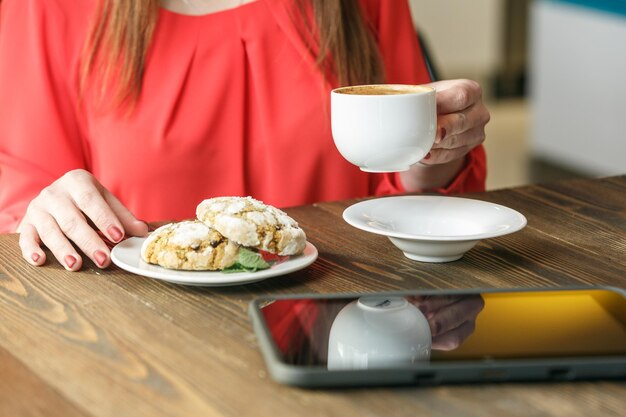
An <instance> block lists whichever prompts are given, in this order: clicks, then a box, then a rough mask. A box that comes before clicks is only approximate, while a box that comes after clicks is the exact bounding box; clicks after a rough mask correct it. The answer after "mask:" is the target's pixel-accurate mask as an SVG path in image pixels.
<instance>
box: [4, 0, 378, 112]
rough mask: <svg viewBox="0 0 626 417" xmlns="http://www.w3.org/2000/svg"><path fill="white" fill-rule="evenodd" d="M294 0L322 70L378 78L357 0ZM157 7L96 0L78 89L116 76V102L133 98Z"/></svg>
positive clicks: (361, 80)
mask: <svg viewBox="0 0 626 417" xmlns="http://www.w3.org/2000/svg"><path fill="white" fill-rule="evenodd" d="M0 1H1V0H0ZM296 2H297V4H298V6H299V7H298V9H299V11H300V14H301V17H302V18H304V19H303V20H304V21H305V22H308V21H312V24H311V25H309V26H308V27H306V28H305V29H304V32H307V33H308V35H312V36H311V38H312V39H314V42H315V45H309V46H310V47H311V49H312V50H314V51H316V54H317V64H318V66H319V67H320V70H321V71H323V72H324V73H325V75H332V76H334V78H335V79H336V80H337V82H338V83H339V84H340V85H349V84H370V83H376V82H381V81H382V78H383V69H382V64H381V58H380V55H379V52H378V47H377V45H376V41H375V39H374V35H373V33H372V31H371V30H370V28H369V27H368V25H367V23H366V22H365V20H364V18H363V16H362V15H361V11H360V8H359V5H358V0H296ZM294 4H296V3H294ZM158 10H159V0H99V2H98V7H97V9H96V13H95V15H94V17H93V21H92V23H91V27H90V30H89V33H88V37H87V40H86V42H85V48H84V51H83V57H82V58H83V59H82V68H81V91H84V89H85V86H86V85H87V83H88V82H89V81H90V80H92V79H93V77H95V80H97V82H98V85H100V87H101V96H100V98H102V96H103V95H104V91H106V89H107V87H109V86H110V85H111V83H112V82H113V80H115V85H114V90H113V91H114V92H115V93H114V97H113V100H114V102H115V103H118V104H120V103H122V102H126V101H130V102H131V103H133V102H134V101H135V100H136V98H137V97H138V95H139V92H140V91H141V83H142V77H143V73H144V69H145V60H146V55H147V51H148V47H149V46H150V41H151V40H152V35H153V33H154V28H155V26H156V21H157V16H158ZM311 13H312V18H309V16H311ZM304 32H303V35H304V34H305V33H304Z"/></svg>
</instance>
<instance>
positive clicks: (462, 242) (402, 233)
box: [343, 196, 526, 262]
mask: <svg viewBox="0 0 626 417" xmlns="http://www.w3.org/2000/svg"><path fill="white" fill-rule="evenodd" d="M343 218H344V220H345V221H346V222H348V223H349V224H350V225H352V226H354V227H356V228H358V229H361V230H365V231H367V232H371V233H376V234H379V235H384V236H387V237H388V238H389V239H390V240H391V242H392V243H393V244H394V245H396V246H397V247H398V248H399V249H400V250H402V251H403V252H404V254H405V255H406V256H407V257H408V258H410V259H413V260H417V261H422V262H449V261H455V260H457V259H459V258H461V257H462V256H463V254H465V252H467V251H468V250H470V249H471V248H472V247H474V245H475V244H476V243H477V242H478V241H479V240H481V239H487V238H492V237H496V236H502V235H506V234H508V233H513V232H516V231H518V230H520V229H522V228H524V226H526V217H524V216H523V215H522V214H521V213H519V212H517V211H515V210H513V209H510V208H508V207H505V206H501V205H499V204H494V203H488V202H485V201H480V200H471V199H467V198H458V197H444V196H400V197H385V198H377V199H373V200H367V201H363V202H360V203H357V204H354V205H352V206H350V207H348V208H347V209H346V210H345V211H344V212H343Z"/></svg>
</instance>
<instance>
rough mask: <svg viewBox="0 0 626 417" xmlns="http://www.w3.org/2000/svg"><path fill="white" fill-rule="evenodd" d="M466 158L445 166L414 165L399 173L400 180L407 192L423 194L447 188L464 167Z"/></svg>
mask: <svg viewBox="0 0 626 417" xmlns="http://www.w3.org/2000/svg"><path fill="white" fill-rule="evenodd" d="M466 159H467V157H464V158H458V159H455V160H454V161H450V162H448V163H445V164H437V165H422V164H416V165H413V166H412V167H411V169H410V170H408V171H404V172H401V173H400V180H401V181H402V185H403V186H404V188H405V190H406V191H407V192H423V191H429V190H433V189H436V188H444V187H446V186H448V185H449V184H450V183H451V182H452V181H453V180H454V179H455V178H456V176H457V174H458V173H459V172H460V171H461V170H462V169H463V167H464V166H465V163H466Z"/></svg>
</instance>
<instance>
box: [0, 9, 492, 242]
mask: <svg viewBox="0 0 626 417" xmlns="http://www.w3.org/2000/svg"><path fill="white" fill-rule="evenodd" d="M291 3H292V0H257V1H255V2H252V3H247V4H245V5H243V6H240V7H238V8H235V9H230V10H225V11H222V12H217V13H213V14H209V15H204V16H185V15H181V14H177V13H173V12H170V11H167V10H165V9H161V11H160V13H159V20H158V24H157V28H156V31H155V35H154V41H153V44H152V46H151V49H150V51H149V55H148V57H147V62H146V71H145V77H144V82H143V90H142V93H141V96H140V98H139V102H138V105H137V107H136V110H135V112H134V113H132V115H130V116H128V115H120V114H117V113H111V112H109V113H103V112H101V111H96V110H95V109H94V108H93V106H92V103H93V101H91V100H89V99H88V97H87V99H86V100H82V101H79V100H78V79H79V57H80V53H81V48H82V46H83V42H84V39H85V36H86V32H87V29H88V24H89V20H90V16H91V14H92V13H93V9H94V7H95V0H88V1H86V0H82V1H76V0H3V2H2V8H1V13H0V232H11V231H14V230H15V228H16V227H17V224H18V222H19V221H20V219H21V217H22V216H23V215H24V212H25V210H26V207H27V205H28V203H29V202H30V200H32V199H33V198H34V197H35V196H36V195H37V194H38V193H39V192H40V191H41V190H42V189H43V188H44V187H46V186H47V185H49V184H50V183H52V182H53V181H54V180H56V179H57V178H59V177H60V176H62V175H63V174H64V173H66V172H67V171H70V170H72V169H76V168H83V169H86V170H89V171H90V172H92V173H93V174H94V175H95V176H96V178H98V180H99V181H100V182H101V183H102V184H103V185H104V186H105V187H106V188H107V189H109V190H110V191H111V192H112V193H113V194H115V195H116V196H117V197H118V198H119V199H120V200H121V201H122V203H124V204H125V205H126V206H127V207H129V209H130V210H131V211H133V212H134V213H135V215H136V216H137V217H139V218H141V219H144V220H147V221H155V220H164V219H182V218H189V217H193V216H194V210H195V207H196V205H197V204H198V203H199V202H200V201H201V200H202V199H204V198H208V197H214V196H220V195H241V196H245V195H251V196H253V197H255V198H257V199H260V200H263V201H265V202H266V203H269V204H273V205H276V206H279V207H285V206H294V205H301V204H307V203H313V202H317V201H327V200H339V199H347V198H354V197H362V196H367V195H384V194H390V193H398V192H402V191H403V189H402V186H401V185H400V182H399V177H398V175H397V174H367V173H364V172H361V171H360V170H359V169H358V168H356V167H355V166H352V165H351V164H349V163H348V162H346V161H345V160H344V159H343V158H342V157H341V155H340V154H339V152H338V151H337V150H336V148H335V146H334V143H333V141H332V137H331V134H330V120H329V90H330V89H331V88H332V87H334V85H332V84H333V83H332V81H329V80H325V79H324V77H322V75H321V74H320V72H319V71H318V69H317V68H316V66H315V62H314V56H313V55H312V54H311V52H310V51H309V50H308V48H307V46H306V44H305V43H304V42H303V41H302V39H301V37H300V35H299V32H298V30H297V28H296V27H295V25H294V23H293V20H292V15H291V13H290V5H291ZM362 6H363V14H364V15H365V18H366V19H367V20H368V21H369V22H370V24H371V26H372V27H373V28H374V30H375V32H376V33H375V35H376V38H377V40H378V42H379V46H380V50H381V53H382V56H383V60H384V64H385V70H386V80H387V82H389V83H412V84H417V83H426V82H428V81H429V79H428V75H427V71H426V68H425V65H424V62H423V59H422V55H421V51H420V48H419V45H418V43H417V41H416V36H415V32H414V29H413V25H412V22H411V17H410V13H409V9H408V5H407V3H406V2H405V1H401V0H394V1H387V0H362ZM484 180H485V156H484V151H483V149H482V147H479V148H477V149H475V150H474V151H472V152H471V154H470V155H469V158H468V164H467V165H466V167H465V168H464V170H463V171H462V172H461V173H460V174H459V175H458V176H457V178H456V179H455V180H454V182H453V183H452V184H451V185H450V186H449V187H448V188H446V189H441V190H436V191H438V192H441V193H452V192H453V193H457V192H465V191H480V190H483V189H484Z"/></svg>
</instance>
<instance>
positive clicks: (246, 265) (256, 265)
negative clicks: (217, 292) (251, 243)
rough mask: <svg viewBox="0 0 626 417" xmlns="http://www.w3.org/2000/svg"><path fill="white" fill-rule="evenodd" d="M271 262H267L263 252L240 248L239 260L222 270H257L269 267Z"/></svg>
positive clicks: (231, 271)
mask: <svg viewBox="0 0 626 417" xmlns="http://www.w3.org/2000/svg"><path fill="white" fill-rule="evenodd" d="M269 267H270V264H268V263H267V262H265V260H264V259H263V257H262V256H261V254H259V253H258V252H254V251H252V250H250V249H246V248H240V249H239V254H238V255H237V261H236V262H235V263H234V264H232V265H231V266H229V267H228V268H224V269H222V272H225V273H227V274H228V273H233V272H256V271H258V270H261V269H267V268H269Z"/></svg>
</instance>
